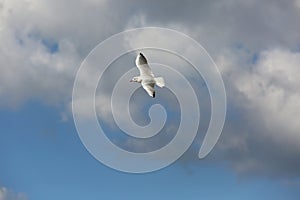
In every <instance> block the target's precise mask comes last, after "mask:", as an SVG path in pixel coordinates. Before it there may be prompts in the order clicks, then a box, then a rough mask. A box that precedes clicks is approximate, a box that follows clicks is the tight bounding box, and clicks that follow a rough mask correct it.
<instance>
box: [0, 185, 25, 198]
mask: <svg viewBox="0 0 300 200" xmlns="http://www.w3.org/2000/svg"><path fill="white" fill-rule="evenodd" d="M0 200H27V197H26V195H25V194H23V193H15V192H14V191H12V190H9V189H7V188H6V187H0Z"/></svg>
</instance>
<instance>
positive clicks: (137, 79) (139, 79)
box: [130, 76, 142, 83]
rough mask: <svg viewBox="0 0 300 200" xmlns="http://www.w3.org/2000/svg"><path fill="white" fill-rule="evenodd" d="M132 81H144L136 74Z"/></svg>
mask: <svg viewBox="0 0 300 200" xmlns="http://www.w3.org/2000/svg"><path fill="white" fill-rule="evenodd" d="M130 82H137V83H141V82H142V79H141V78H140V77H138V76H135V77H133V78H132V79H131V80H130Z"/></svg>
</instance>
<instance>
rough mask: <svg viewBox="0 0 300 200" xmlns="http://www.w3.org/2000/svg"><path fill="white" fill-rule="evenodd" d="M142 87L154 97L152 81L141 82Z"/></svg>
mask: <svg viewBox="0 0 300 200" xmlns="http://www.w3.org/2000/svg"><path fill="white" fill-rule="evenodd" d="M142 86H143V88H144V89H145V90H146V92H147V93H148V94H149V96H151V97H153V98H154V97H155V90H154V83H142Z"/></svg>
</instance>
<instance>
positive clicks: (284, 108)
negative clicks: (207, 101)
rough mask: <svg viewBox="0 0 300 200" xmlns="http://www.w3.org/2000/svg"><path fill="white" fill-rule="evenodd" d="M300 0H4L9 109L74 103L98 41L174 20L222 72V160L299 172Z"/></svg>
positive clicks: (250, 168)
mask: <svg viewBox="0 0 300 200" xmlns="http://www.w3.org/2000/svg"><path fill="white" fill-rule="evenodd" d="M299 5H300V4H299V1H297V0H295V1H290V2H288V3H287V2H286V1H281V0H278V1H270V0H265V1H258V0H251V1H241V0H236V1H234V0H230V1H171V0H168V1H136V0H130V1H126V2H125V1H121V2H120V1H118V2H117V1H104V0H103V1H93V0H89V1H83V0H82V1H81V0H77V1H73V2H72V4H70V3H69V1H24V2H20V1H16V0H10V1H4V3H2V4H1V6H0V9H1V13H0V15H1V18H0V30H1V35H0V40H1V42H0V70H1V73H0V98H1V102H0V106H7V105H9V106H16V105H18V104H20V103H24V102H26V101H27V100H28V99H38V100H40V101H42V102H47V103H51V104H54V105H55V104H57V103H64V104H66V105H69V101H70V99H71V91H72V85H73V81H74V77H75V73H76V70H77V69H78V67H79V65H80V63H81V61H82V60H83V58H84V57H85V56H86V55H87V54H88V53H89V51H90V50H91V49H92V48H93V47H94V46H95V45H96V44H98V43H99V42H100V41H102V40H104V39H105V38H107V37H109V36H110V35H111V34H113V33H117V32H120V31H122V30H124V29H126V28H128V27H137V26H153V25H157V26H163V27H170V28H174V29H177V30H181V31H183V32H185V33H187V34H189V35H191V36H192V37H194V38H196V39H197V40H198V41H199V42H200V43H201V44H202V45H203V46H204V47H206V49H207V50H208V52H209V53H210V54H212V56H213V58H214V59H215V60H216V62H217V64H218V66H219V68H220V69H221V71H222V75H223V77H224V81H225V84H226V89H227V95H228V106H229V110H228V117H227V121H226V124H225V128H224V133H223V135H222V137H221V139H220V141H219V143H218V145H217V149H216V150H215V153H214V154H213V156H215V159H216V160H217V162H218V161H220V160H221V161H223V160H226V161H227V162H228V163H229V165H231V166H232V168H233V169H234V170H235V171H237V172H238V173H243V174H260V175H266V176H273V177H274V176H276V177H293V176H298V177H299V174H300V171H299V169H300V163H299V161H298V160H299V157H300V149H299V146H300V145H299V142H298V141H299V130H300V129H299V125H298V122H297V119H298V118H299V117H298V116H299V112H300V109H299V103H298V102H299V100H300V96H299V89H298V88H299V81H298V80H297V74H299V67H298V66H299V65H300V61H299V53H297V52H296V51H297V50H299V44H300V35H299V32H300V26H298V23H299V19H300V12H299V10H300V6H299ZM44 40H46V41H51V42H52V43H53V44H54V45H55V44H56V45H57V48H58V49H57V51H55V52H51V47H49V45H50V44H48V46H47V44H45V41H44ZM50 46H51V45H50ZM49 48H50V49H49ZM272 62H273V64H272ZM270 66H271V67H270ZM107 103H109V102H108V101H107V99H103V101H102V102H100V104H101V105H106V104H107ZM101 107H102V108H104V106H101ZM131 143H132V141H127V143H126V144H125V145H129V144H131ZM218 155H219V156H218ZM188 161H189V159H185V162H188Z"/></svg>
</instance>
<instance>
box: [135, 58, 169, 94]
mask: <svg viewBox="0 0 300 200" xmlns="http://www.w3.org/2000/svg"><path fill="white" fill-rule="evenodd" d="M135 64H136V66H137V68H138V69H139V71H140V75H139V76H135V77H133V78H132V79H131V80H130V82H137V83H141V84H142V87H143V88H144V90H146V92H147V93H148V94H149V95H150V96H151V97H153V98H154V97H155V90H154V86H155V85H157V86H159V87H161V88H162V87H164V86H165V81H164V79H163V78H162V77H154V74H153V73H152V71H151V68H150V67H149V65H148V62H147V59H146V57H145V56H144V55H143V54H142V53H139V54H138V55H137V57H136V59H135Z"/></svg>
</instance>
